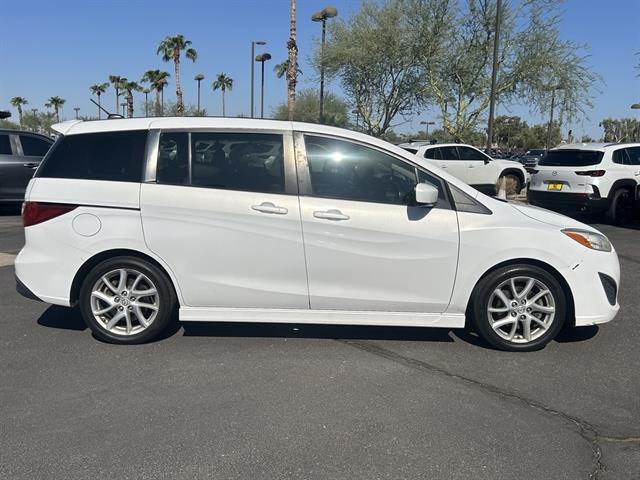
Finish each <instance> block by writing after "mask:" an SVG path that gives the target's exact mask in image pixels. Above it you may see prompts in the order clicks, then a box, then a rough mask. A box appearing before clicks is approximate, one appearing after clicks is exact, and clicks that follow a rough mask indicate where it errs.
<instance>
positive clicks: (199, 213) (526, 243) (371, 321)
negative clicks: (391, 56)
mask: <svg viewBox="0 0 640 480" xmlns="http://www.w3.org/2000/svg"><path fill="white" fill-rule="evenodd" d="M54 128H55V130H56V131H57V132H59V134H60V136H59V138H58V140H57V142H56V144H55V145H54V147H53V148H52V149H51V150H50V152H49V153H48V154H47V156H46V157H45V158H44V160H43V162H42V164H41V166H40V167H39V169H38V170H37V172H36V174H35V177H34V178H33V180H32V181H31V182H30V184H29V186H28V189H27V192H26V198H25V203H24V208H23V220H24V225H25V236H26V244H25V246H24V248H23V249H22V251H21V252H20V254H19V255H18V257H17V258H16V262H15V269H16V279H17V288H18V291H20V292H21V293H22V294H23V295H25V296H28V297H31V298H35V299H39V300H42V301H44V302H48V303H52V304H57V305H65V306H75V305H78V306H79V308H80V310H81V312H82V315H83V317H84V319H85V321H86V323H87V325H88V326H89V327H90V328H91V329H92V330H93V332H94V334H95V336H96V337H98V338H100V339H102V340H105V341H109V342H114V343H140V342H146V341H150V340H152V339H154V338H156V337H157V336H158V335H159V334H160V333H161V332H162V331H163V330H165V329H166V328H167V327H168V326H169V324H170V323H172V322H174V321H176V320H178V319H179V320H182V321H190V322H193V321H224V322H288V323H314V324H323V323H324V324H350V325H390V326H423V327H445V328H463V327H471V328H474V329H475V330H476V331H477V332H478V333H479V334H480V335H481V336H482V337H483V338H484V339H486V340H487V341H488V342H489V343H490V344H491V345H493V346H495V347H497V348H501V349H507V350H533V349H538V348H541V347H542V346H544V345H545V344H546V343H548V342H549V341H550V340H551V339H552V338H553V337H554V336H555V335H556V334H557V333H558V331H559V330H560V328H561V327H562V326H563V324H565V323H566V324H570V325H571V326H581V325H593V324H598V323H603V322H608V321H610V320H611V319H613V317H614V316H615V315H616V312H617V311H618V308H619V307H618V303H617V291H618V287H619V280H620V270H619V265H618V258H617V255H616V253H615V251H614V249H613V247H612V246H611V244H610V243H609V241H608V240H607V238H606V237H605V236H604V235H602V234H601V233H599V232H598V231H597V230H594V229H593V228H591V227H589V226H587V225H584V224H581V223H579V222H576V221H574V220H572V219H570V218H567V217H565V216H562V215H558V214H555V213H551V212H549V211H546V210H542V209H538V208H533V207H529V206H525V205H521V204H515V203H513V204H512V203H507V202H504V201H500V200H497V199H492V198H490V197H487V196H485V195H483V194H481V193H479V192H478V191H477V190H475V189H473V188H471V187H469V186H467V185H465V184H464V183H463V182H461V181H460V180H457V179H456V178H454V177H452V176H450V175H448V174H447V173H446V172H444V171H442V170H440V169H438V168H437V167H435V166H433V165H432V164H430V163H428V162H427V161H425V160H421V159H419V158H417V157H416V156H414V155H412V154H411V153H409V152H407V151H405V150H403V149H401V148H398V147H395V146H393V145H391V144H389V143H387V142H384V141H382V140H378V139H375V138H372V137H369V136H366V135H363V134H360V133H355V132H351V131H347V130H342V129H338V128H333V127H327V126H322V125H310V124H304V123H296V122H281V121H272V120H252V119H229V118H225V119H222V118H218V119H216V118H157V119H155V118H139V119H127V120H124V119H118V120H116V119H113V120H103V121H92V122H82V121H69V122H64V123H61V124H58V125H56V126H55V127H54Z"/></svg>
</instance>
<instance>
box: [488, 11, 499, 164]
mask: <svg viewBox="0 0 640 480" xmlns="http://www.w3.org/2000/svg"><path fill="white" fill-rule="evenodd" d="M501 15H502V0H496V27H495V31H494V38H493V68H492V70H491V98H490V102H489V125H488V128H487V155H491V144H492V142H493V117H494V115H495V109H496V78H497V76H498V50H499V48H500V17H501Z"/></svg>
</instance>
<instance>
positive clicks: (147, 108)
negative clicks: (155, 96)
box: [142, 88, 151, 117]
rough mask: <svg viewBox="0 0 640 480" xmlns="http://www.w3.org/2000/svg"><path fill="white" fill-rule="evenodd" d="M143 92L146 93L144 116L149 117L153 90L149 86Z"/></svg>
mask: <svg viewBox="0 0 640 480" xmlns="http://www.w3.org/2000/svg"><path fill="white" fill-rule="evenodd" d="M142 92H143V93H144V116H145V117H148V116H149V93H150V92H151V90H150V89H148V88H145V89H144V90H143V91H142Z"/></svg>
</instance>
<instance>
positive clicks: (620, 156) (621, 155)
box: [613, 148, 630, 165]
mask: <svg viewBox="0 0 640 480" xmlns="http://www.w3.org/2000/svg"><path fill="white" fill-rule="evenodd" d="M613 163H617V164H620V165H630V162H629V156H628V155H627V151H626V150H625V149H624V148H621V149H620V150H616V151H615V152H613Z"/></svg>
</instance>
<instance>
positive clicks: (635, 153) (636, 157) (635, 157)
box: [627, 147, 640, 165]
mask: <svg viewBox="0 0 640 480" xmlns="http://www.w3.org/2000/svg"><path fill="white" fill-rule="evenodd" d="M627 154H628V155H629V163H630V164H631V165H640V147H631V148H627Z"/></svg>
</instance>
